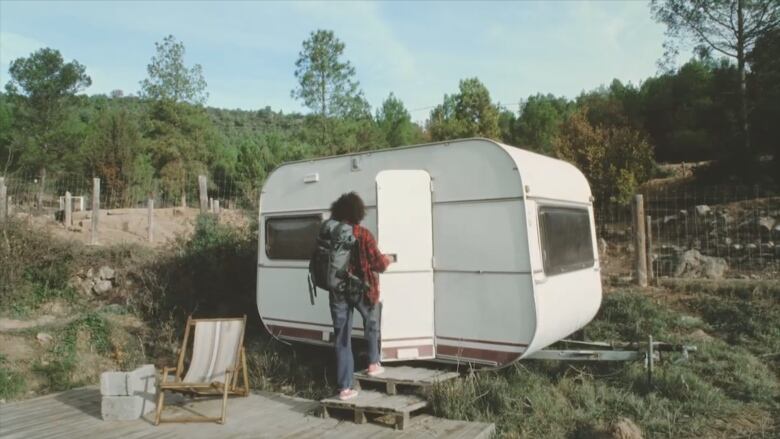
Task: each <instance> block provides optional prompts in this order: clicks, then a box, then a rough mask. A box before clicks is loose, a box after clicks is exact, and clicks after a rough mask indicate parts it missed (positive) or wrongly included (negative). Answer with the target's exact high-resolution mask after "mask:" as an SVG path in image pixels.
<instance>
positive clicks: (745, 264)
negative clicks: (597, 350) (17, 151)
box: [4, 173, 780, 278]
mask: <svg viewBox="0 0 780 439" xmlns="http://www.w3.org/2000/svg"><path fill="white" fill-rule="evenodd" d="M4 185H5V190H6V194H7V210H8V215H10V216H14V217H22V218H27V219H29V220H30V221H32V222H35V223H36V224H38V225H41V226H43V227H49V228H51V229H52V230H54V231H55V232H56V233H65V234H66V235H68V236H70V237H76V238H81V239H82V240H84V241H85V242H95V241H94V239H96V240H97V241H98V242H99V243H102V244H111V243H118V242H133V241H135V242H150V241H151V242H153V243H155V244H158V243H163V242H165V241H167V240H168V239H170V238H173V237H175V236H177V235H178V234H181V233H182V232H186V231H188V230H191V228H192V224H193V223H194V219H195V218H196V217H197V215H198V214H199V213H200V212H201V211H206V212H212V213H215V214H218V215H219V217H220V221H223V222H227V223H229V224H235V225H245V224H248V223H249V221H251V218H254V217H255V216H256V212H257V200H258V196H259V185H249V184H241V183H238V182H235V181H233V180H231V179H230V178H227V177H221V176H210V177H208V178H207V179H206V184H205V191H201V187H200V185H199V178H198V176H197V175H182V176H180V177H179V178H168V179H155V180H150V181H147V182H133V181H127V180H123V179H121V178H111V176H108V177H104V178H101V179H100V190H99V206H100V213H99V215H98V219H99V221H98V228H97V237H96V238H93V236H92V233H93V232H92V199H93V193H94V179H93V178H92V177H89V176H85V175H74V174H54V173H49V174H48V175H45V176H43V175H41V174H12V175H7V176H5V177H4ZM66 192H69V193H70V195H71V197H72V198H71V203H70V204H71V210H72V215H71V222H70V224H67V225H66V224H64V222H65V214H64V210H65V205H66V200H65V195H66ZM643 197H644V205H645V214H646V215H647V216H648V217H649V218H648V219H649V221H648V222H647V224H648V225H649V226H648V227H647V229H648V230H647V232H649V236H650V237H651V239H650V240H649V241H650V242H649V245H650V255H651V257H650V259H651V264H650V265H651V267H650V269H651V270H652V274H653V275H655V276H657V277H664V276H666V277H723V276H725V277H752V278H770V277H777V276H778V275H780V195H778V193H777V192H775V191H773V190H768V189H764V188H761V187H758V186H750V187H747V186H711V187H666V188H652V189H646V190H644V191H643ZM150 199H151V200H153V201H152V204H153V209H151V210H150V209H149V204H150V201H149V200H150ZM619 199H620V198H618V197H603V198H601V199H597V200H596V205H595V215H596V229H597V235H598V238H599V245H598V247H599V250H600V252H601V260H602V269H603V272H604V274H605V275H607V276H621V277H622V276H631V275H632V274H633V271H634V265H633V260H634V257H633V254H634V250H635V249H634V230H633V226H632V223H633V217H632V211H631V205H630V204H629V203H624V202H620V201H619Z"/></svg>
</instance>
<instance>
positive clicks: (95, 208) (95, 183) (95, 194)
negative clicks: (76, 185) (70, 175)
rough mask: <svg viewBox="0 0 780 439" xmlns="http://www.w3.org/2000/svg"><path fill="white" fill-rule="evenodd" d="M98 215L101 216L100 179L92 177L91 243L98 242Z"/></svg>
mask: <svg viewBox="0 0 780 439" xmlns="http://www.w3.org/2000/svg"><path fill="white" fill-rule="evenodd" d="M98 216H100V179H99V178H93V179H92V233H91V236H90V243H91V244H92V245H95V244H97V243H98Z"/></svg>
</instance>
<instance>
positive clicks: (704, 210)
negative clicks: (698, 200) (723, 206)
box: [696, 204, 712, 216]
mask: <svg viewBox="0 0 780 439" xmlns="http://www.w3.org/2000/svg"><path fill="white" fill-rule="evenodd" d="M710 213H712V209H710V206H707V205H706V204H700V205H698V206H696V215H697V216H707V215H709V214H710Z"/></svg>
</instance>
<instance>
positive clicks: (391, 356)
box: [382, 345, 433, 360]
mask: <svg viewBox="0 0 780 439" xmlns="http://www.w3.org/2000/svg"><path fill="white" fill-rule="evenodd" d="M398 349H417V355H418V356H420V357H432V356H433V345H421V346H403V347H400V348H382V357H384V359H385V360H396V359H398Z"/></svg>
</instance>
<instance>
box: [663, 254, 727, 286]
mask: <svg viewBox="0 0 780 439" xmlns="http://www.w3.org/2000/svg"><path fill="white" fill-rule="evenodd" d="M727 269H728V264H727V263H726V260H725V259H723V258H717V257H712V256H704V255H702V254H701V253H700V252H699V251H698V250H688V251H685V252H683V253H682V254H681V255H680V257H679V259H678V261H677V267H676V268H675V270H674V276H675V277H688V278H699V277H706V278H709V279H722V278H723V274H724V273H725V272H726V270H727Z"/></svg>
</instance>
